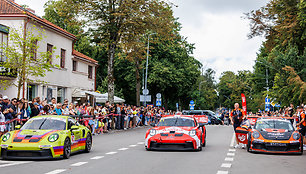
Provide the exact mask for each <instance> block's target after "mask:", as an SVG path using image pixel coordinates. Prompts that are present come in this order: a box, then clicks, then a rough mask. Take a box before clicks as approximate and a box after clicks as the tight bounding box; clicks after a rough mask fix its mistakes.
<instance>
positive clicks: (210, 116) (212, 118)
mask: <svg viewBox="0 0 306 174" xmlns="http://www.w3.org/2000/svg"><path fill="white" fill-rule="evenodd" d="M183 114H184V115H206V116H207V117H208V124H217V125H218V124H222V121H221V119H220V118H218V117H217V116H216V114H215V113H214V112H213V111H211V110H183Z"/></svg>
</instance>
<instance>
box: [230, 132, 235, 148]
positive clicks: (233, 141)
mask: <svg viewBox="0 0 306 174" xmlns="http://www.w3.org/2000/svg"><path fill="white" fill-rule="evenodd" d="M234 143H235V132H234V133H233V137H232V141H231V145H230V146H231V147H234Z"/></svg>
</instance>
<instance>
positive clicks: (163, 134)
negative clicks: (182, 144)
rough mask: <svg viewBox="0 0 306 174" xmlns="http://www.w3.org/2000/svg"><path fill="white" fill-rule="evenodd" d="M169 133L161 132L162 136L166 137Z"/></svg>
mask: <svg viewBox="0 0 306 174" xmlns="http://www.w3.org/2000/svg"><path fill="white" fill-rule="evenodd" d="M168 135H169V134H165V133H161V134H160V136H163V137H166V136H168Z"/></svg>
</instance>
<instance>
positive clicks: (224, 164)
mask: <svg viewBox="0 0 306 174" xmlns="http://www.w3.org/2000/svg"><path fill="white" fill-rule="evenodd" d="M231 166H232V164H231V163H222V164H221V167H225V168H230V167H231Z"/></svg>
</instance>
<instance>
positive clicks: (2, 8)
mask: <svg viewBox="0 0 306 174" xmlns="http://www.w3.org/2000/svg"><path fill="white" fill-rule="evenodd" d="M15 15H25V16H27V17H29V18H31V19H33V20H35V21H37V22H39V23H42V24H43V25H45V26H47V27H50V28H51V29H53V30H56V31H58V32H60V33H63V34H65V35H66V36H69V37H70V38H72V39H74V40H75V39H76V36H75V35H73V34H71V33H69V32H68V31H66V30H64V29H62V28H61V27H59V26H57V25H55V24H53V23H51V22H49V21H48V20H46V19H43V18H41V17H39V16H36V15H35V14H33V13H32V12H30V11H29V10H26V9H24V8H23V7H21V6H20V5H18V4H17V3H15V2H13V1H10V0H0V17H6V16H15Z"/></svg>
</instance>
